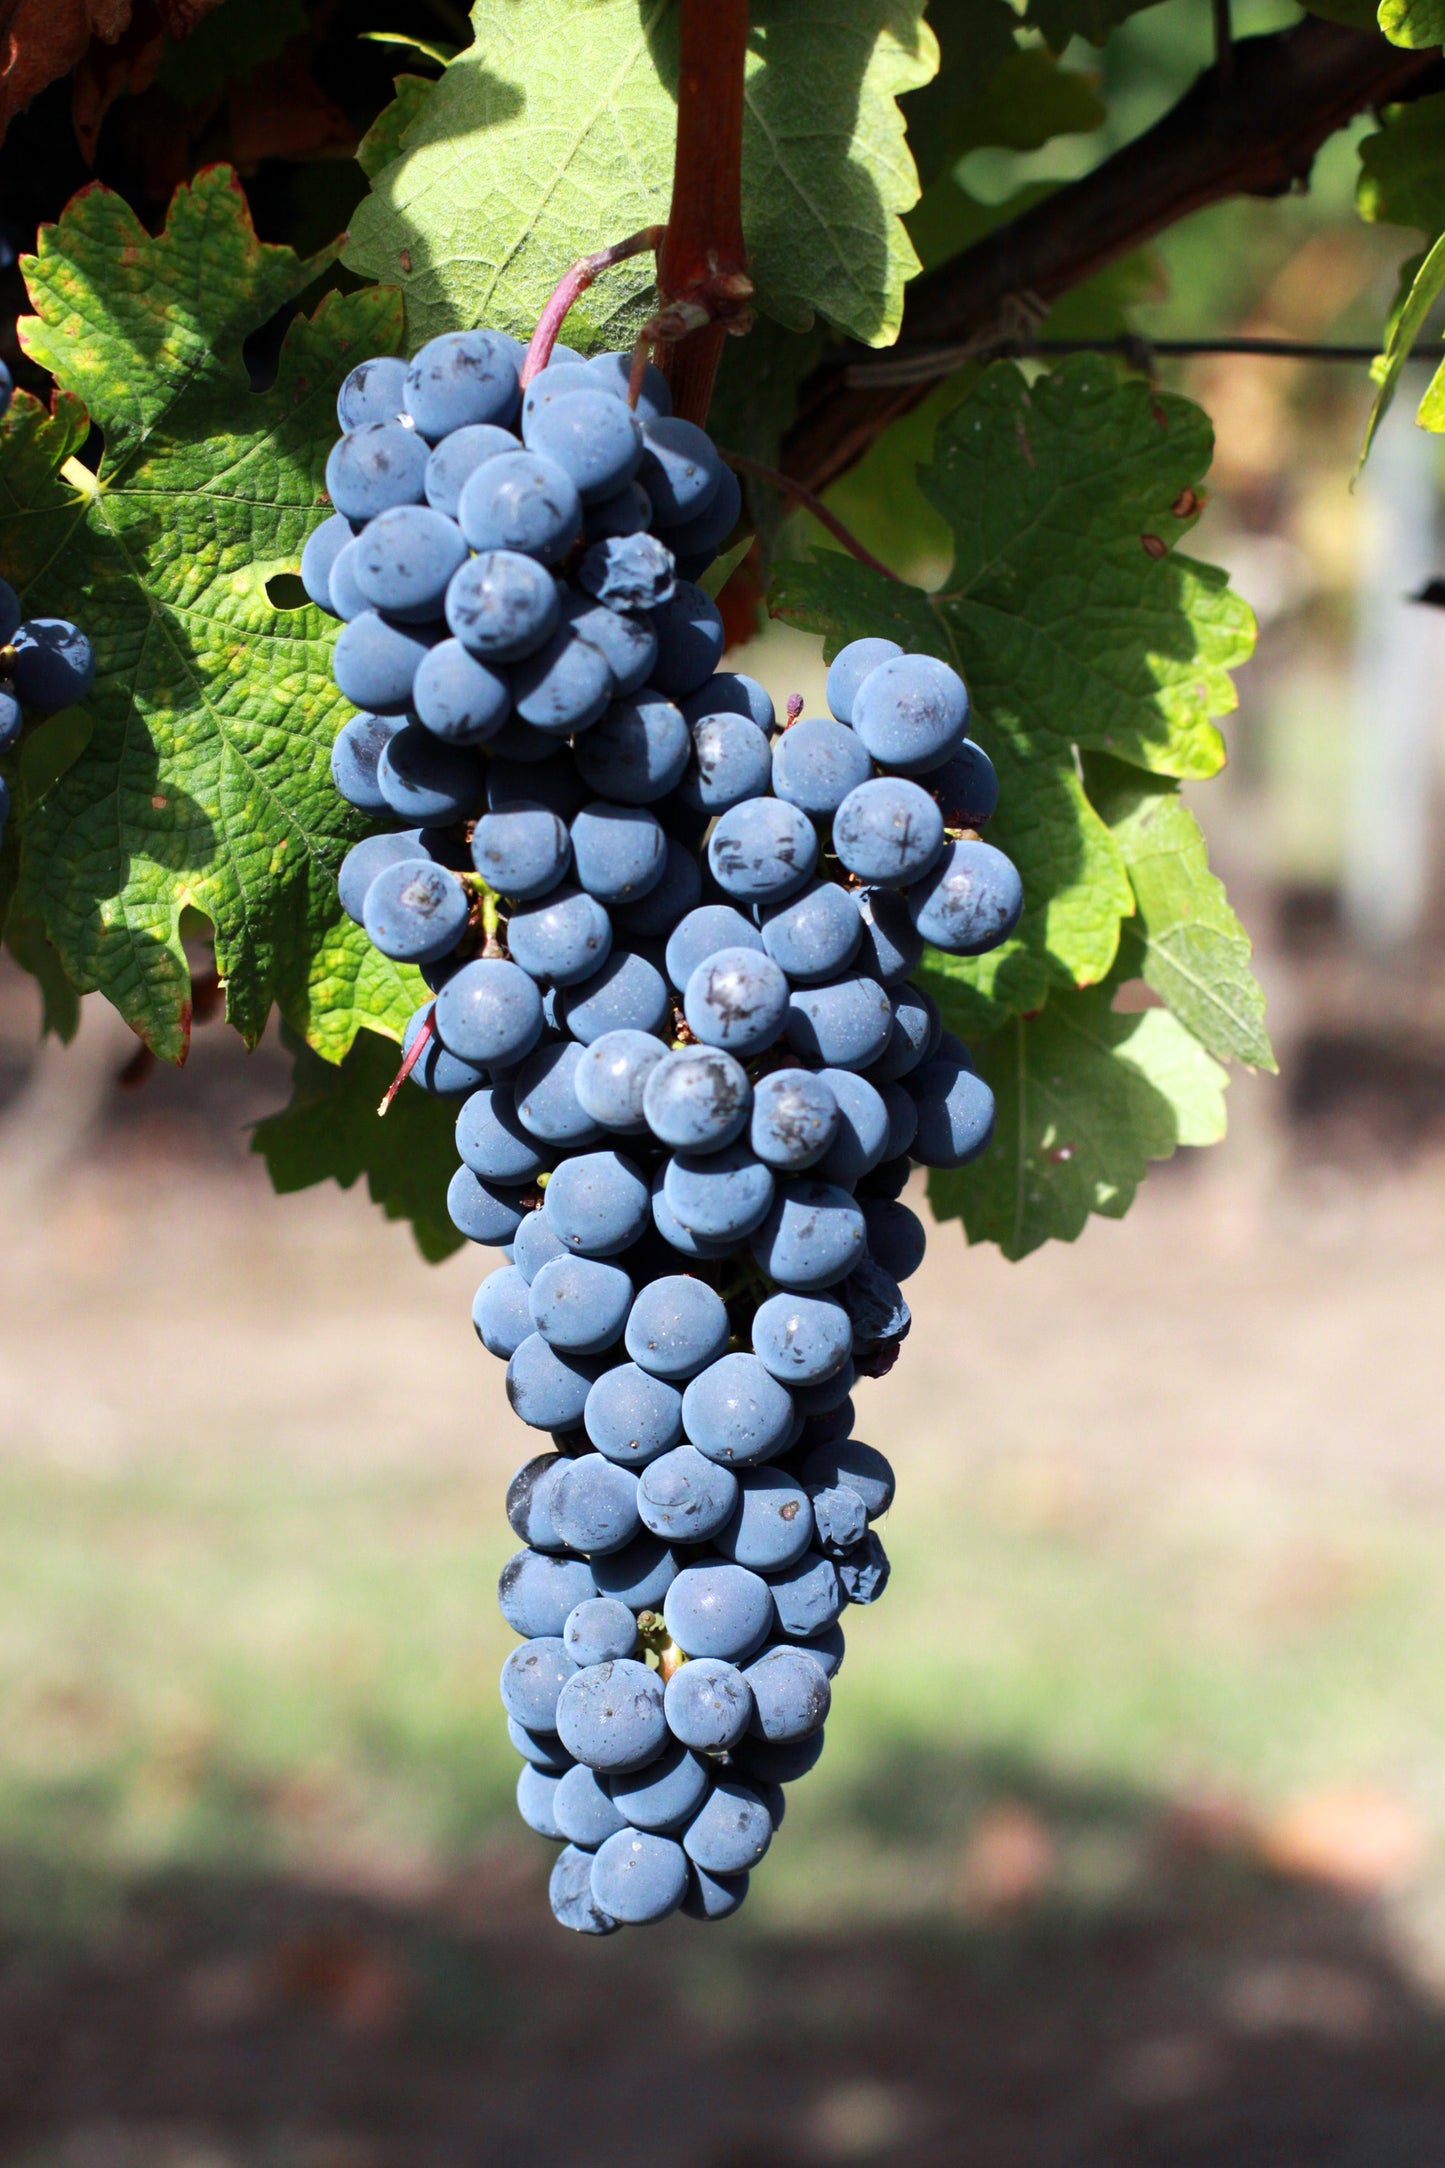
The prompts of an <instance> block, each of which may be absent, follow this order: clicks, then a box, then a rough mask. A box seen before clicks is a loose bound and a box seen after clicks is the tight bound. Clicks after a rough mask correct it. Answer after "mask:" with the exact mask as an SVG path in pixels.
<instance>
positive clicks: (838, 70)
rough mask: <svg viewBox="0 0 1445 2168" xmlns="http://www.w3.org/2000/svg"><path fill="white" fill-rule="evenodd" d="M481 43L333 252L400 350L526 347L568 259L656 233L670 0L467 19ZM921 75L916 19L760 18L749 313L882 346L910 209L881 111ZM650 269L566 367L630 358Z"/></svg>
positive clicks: (594, 321) (752, 121)
mask: <svg viewBox="0 0 1445 2168" xmlns="http://www.w3.org/2000/svg"><path fill="white" fill-rule="evenodd" d="M472 21H473V25H474V29H475V33H476V41H475V43H474V44H473V45H471V46H469V47H468V48H467V50H466V51H465V52H463V53H460V54H458V56H457V57H456V59H455V60H453V61H452V62H451V64H450V66H449V67H448V68H447V70H446V72H445V74H444V75H443V76H442V77H441V79H440V81H438V82H437V83H436V84H434V85H433V86H432V88H431V90H430V92H429V94H428V96H427V98H426V100H425V102H424V104H422V105H421V107H420V110H419V112H418V113H416V114H415V115H414V116H413V117H411V118H410V119H409V120H408V121H407V123H406V125H405V140H404V147H403V149H402V152H401V155H400V156H399V157H398V158H396V159H395V160H394V161H393V162H392V163H391V164H390V165H387V166H385V167H384V168H383V169H382V170H381V171H380V172H378V173H376V174H375V176H374V180H373V189H372V193H371V195H370V196H369V197H368V198H367V199H366V201H365V202H363V203H362V204H360V205H359V206H358V208H357V211H356V215H355V217H354V218H353V220H352V226H351V235H350V239H349V242H348V244H347V247H346V251H345V258H344V260H345V262H346V263H347V264H348V265H349V267H350V268H351V269H352V270H353V271H358V272H361V273H362V274H363V275H365V276H367V277H371V278H378V279H384V280H387V281H389V282H392V283H395V284H396V285H399V286H400V287H401V289H402V291H403V293H404V294H405V297H406V309H407V329H408V333H409V335H410V338H411V340H412V341H413V343H419V342H420V341H422V340H424V339H428V338H431V337H432V336H433V335H434V334H436V333H437V332H441V331H449V330H453V329H455V328H456V327H457V326H458V325H464V324H477V323H487V324H490V325H493V326H495V327H497V328H498V329H500V330H503V331H509V332H512V333H514V334H516V335H517V336H519V337H526V336H527V335H528V334H529V333H530V332H531V329H532V327H533V325H534V324H535V322H536V320H537V317H538V315H539V314H540V313H541V310H542V306H543V304H544V303H545V301H546V299H547V297H548V295H549V294H550V293H551V291H552V288H553V287H554V286H555V285H556V283H557V280H558V279H559V278H560V277H561V275H562V273H563V271H565V270H566V268H567V266H568V265H569V264H570V263H571V262H572V261H573V260H574V259H575V258H577V257H578V256H582V255H586V254H587V253H589V252H590V251H591V250H593V249H596V248H599V247H601V246H603V245H604V244H605V243H606V242H608V241H613V240H620V239H621V238H622V237H623V236H624V235H626V234H628V233H632V232H635V231H637V230H638V229H639V228H641V227H644V226H650V225H655V224H659V223H661V221H662V220H664V219H665V218H666V216H667V207H668V200H669V196H670V193H671V187H672V166H673V144H674V135H675V131H676V119H677V115H676V105H675V102H674V95H675V83H676V74H677V20H676V5H675V0H642V4H641V5H639V4H638V0H591V4H589V5H588V6H587V7H585V8H579V7H578V6H577V5H576V4H575V0H477V4H476V6H475V7H474V9H473V11H472ZM936 64H937V46H936V43H935V40H934V37H933V33H932V32H931V31H930V30H929V28H928V27H927V25H926V23H925V22H924V21H923V9H922V4H921V0H809V4H807V5H805V6H799V5H798V4H797V0H755V4H754V6H753V9H752V30H751V40H750V50H749V59H748V76H747V92H746V98H747V103H746V110H745V119H744V136H743V223H744V228H745V231H746V236H747V244H748V253H749V261H750V268H751V271H752V276H753V279H754V282H755V284H756V287H757V294H758V301H759V305H760V306H761V307H762V308H763V309H764V310H765V311H767V312H768V313H769V314H771V315H773V316H775V317H776V318H777V319H778V320H779V321H780V322H782V323H784V324H787V325H789V326H790V327H792V328H794V329H798V330H802V329H806V328H807V326H808V325H809V324H810V323H811V322H812V320H813V317H814V315H815V314H817V315H819V316H821V317H823V318H824V319H825V320H826V321H827V322H829V323H831V324H833V325H835V326H836V327H837V328H838V329H839V330H840V331H845V332H849V333H852V334H853V335H854V336H855V337H857V338H860V339H864V340H867V341H869V342H870V343H872V344H875V345H879V344H886V343H887V342H888V341H889V340H891V339H893V338H895V337H896V336H897V332H898V326H899V322H900V320H901V316H902V309H903V287H904V283H905V281H906V280H907V279H908V278H910V277H911V276H912V274H913V273H914V271H915V270H916V269H917V259H916V257H915V256H914V253H913V250H912V247H911V245H910V243H909V240H908V236H907V233H906V232H905V230H904V227H903V223H902V214H903V213H904V212H905V211H906V210H908V209H909V207H910V206H911V205H912V204H913V202H914V201H915V199H916V197H917V194H918V183H917V177H916V174H915V172H914V167H913V161H912V159H911V158H910V157H909V154H908V149H907V144H906V141H905V136H904V124H903V116H902V112H901V110H900V108H899V105H898V99H899V98H900V97H901V96H903V95H904V94H905V93H906V92H908V91H910V90H913V89H915V88H917V87H918V86H919V85H921V84H923V83H925V82H926V81H927V80H928V78H929V77H930V75H931V74H932V73H933V70H934V68H935V66H936ZM652 294H653V288H652V278H651V266H650V263H649V261H648V259H647V258H646V257H636V258H633V259H632V260H631V261H629V262H627V263H623V264H619V265H617V266H616V267H615V268H614V269H613V270H611V271H609V272H607V273H605V274H604V275H603V276H602V277H601V278H600V279H599V280H598V281H597V283H596V284H595V285H594V286H593V287H592V288H591V290H590V292H588V293H587V294H586V295H584V296H583V298H582V300H581V301H580V302H579V303H578V304H577V306H576V307H575V308H574V310H573V312H572V314H571V315H570V316H569V318H568V320H567V334H566V336H567V340H568V343H569V344H570V345H574V346H579V347H582V348H583V349H591V348H594V347H597V346H602V345H607V344H612V345H624V344H628V343H630V341H631V339H632V337H633V336H634V334H635V333H636V331H637V329H638V326H639V324H640V323H641V322H642V321H643V320H644V319H645V317H646V315H647V314H648V312H649V310H650V308H651V306H652Z"/></svg>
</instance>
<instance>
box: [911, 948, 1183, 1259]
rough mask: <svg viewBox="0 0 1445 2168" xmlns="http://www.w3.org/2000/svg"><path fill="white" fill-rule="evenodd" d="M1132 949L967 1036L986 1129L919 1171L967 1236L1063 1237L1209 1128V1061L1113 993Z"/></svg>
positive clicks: (945, 1215)
mask: <svg viewBox="0 0 1445 2168" xmlns="http://www.w3.org/2000/svg"><path fill="white" fill-rule="evenodd" d="M1142 962H1143V959H1142V957H1141V956H1140V955H1139V954H1138V951H1137V948H1136V944H1135V942H1134V940H1133V937H1132V935H1131V936H1130V937H1129V938H1128V939H1127V940H1126V943H1125V946H1124V949H1123V951H1122V952H1121V955H1120V959H1119V962H1118V964H1117V965H1116V966H1115V969H1114V971H1113V972H1112V973H1111V974H1110V977H1109V978H1108V979H1107V980H1106V981H1105V983H1104V984H1103V985H1102V986H1096V987H1093V988H1091V989H1090V990H1089V991H1088V992H1087V993H1058V994H1051V995H1050V997H1049V1000H1048V1004H1047V1006H1046V1007H1045V1008H1044V1009H1043V1010H1042V1011H1040V1013H1039V1014H1038V1015H1036V1016H1032V1017H1014V1018H1012V1019H1011V1020H1010V1021H1009V1022H1008V1023H1007V1024H1006V1025H1005V1026H1004V1028H1003V1030H1002V1031H999V1032H997V1033H995V1035H994V1036H993V1037H992V1038H991V1039H989V1040H987V1041H985V1043H984V1044H983V1045H982V1046H981V1047H979V1048H978V1049H977V1053H978V1063H979V1068H980V1070H981V1071H982V1073H983V1074H984V1075H985V1076H986V1077H987V1078H988V1080H989V1082H990V1084H991V1085H992V1086H993V1089H994V1094H995V1097H996V1099H997V1103H998V1128H997V1132H996V1134H995V1136H994V1140H993V1143H992V1144H991V1145H990V1147H989V1149H988V1150H987V1151H986V1152H985V1153H984V1154H983V1155H982V1157H981V1158H979V1159H977V1160H975V1161H974V1162H973V1164H972V1165H971V1166H968V1167H961V1168H959V1169H958V1170H956V1171H955V1172H954V1173H951V1174H934V1175H933V1176H932V1177H931V1178H930V1180H929V1185H928V1195H929V1202H930V1204H931V1205H932V1206H933V1209H934V1212H935V1214H936V1215H937V1217H938V1218H940V1219H953V1218H961V1219H962V1220H963V1223H964V1226H965V1228H966V1230H967V1233H968V1238H969V1240H970V1242H996V1243H997V1244H998V1245H999V1248H1000V1249H1001V1250H1002V1251H1003V1253H1004V1255H1005V1257H1026V1256H1027V1255H1028V1253H1029V1252H1030V1250H1036V1249H1037V1248H1038V1247H1039V1246H1040V1244H1041V1243H1044V1242H1047V1241H1050V1240H1053V1241H1059V1242H1072V1241H1073V1240H1074V1239H1075V1238H1076V1237H1077V1236H1078V1235H1080V1234H1082V1233H1083V1230H1084V1227H1085V1225H1086V1224H1087V1221H1088V1218H1089V1215H1090V1213H1091V1212H1098V1213H1101V1214H1103V1216H1104V1217H1105V1218H1107V1219H1122V1218H1123V1217H1124V1214H1125V1213H1126V1212H1127V1211H1128V1209H1129V1206H1130V1205H1131V1204H1132V1203H1133V1201H1134V1193H1135V1191H1136V1190H1137V1189H1138V1186H1139V1184H1140V1182H1142V1181H1143V1179H1144V1176H1145V1174H1146V1172H1147V1171H1148V1166H1149V1162H1150V1161H1151V1160H1155V1159H1168V1158H1169V1157H1170V1156H1171V1154H1172V1153H1173V1152H1174V1151H1175V1149H1176V1148H1177V1147H1178V1146H1179V1145H1181V1144H1214V1143H1217V1141H1218V1140H1219V1138H1220V1137H1222V1136H1223V1134H1224V1087H1225V1082H1226V1077H1225V1072H1224V1070H1223V1069H1222V1068H1221V1067H1220V1065H1219V1063H1218V1062H1217V1061H1215V1060H1214V1059H1213V1058H1212V1056H1210V1055H1209V1054H1206V1053H1205V1051H1204V1049H1203V1047H1202V1046H1200V1045H1199V1043H1198V1041H1197V1040H1196V1039H1194V1038H1192V1037H1191V1036H1190V1034H1189V1033H1188V1032H1187V1031H1186V1030H1185V1029H1184V1026H1183V1025H1182V1024H1181V1023H1179V1022H1178V1021H1177V1020H1176V1019H1175V1018H1174V1017H1173V1016H1171V1015H1170V1014H1169V1011H1168V1010H1167V1009H1144V1010H1136V1011H1134V1012H1132V1013H1126V1014H1120V1013H1118V1012H1117V1011H1116V1010H1115V1008H1114V1006H1113V1001H1114V996H1115V994H1116V992H1117V991H1118V988H1119V986H1120V985H1121V984H1123V983H1124V982H1125V981H1126V980H1128V979H1129V978H1132V977H1135V976H1137V975H1139V973H1140V970H1141V967H1142Z"/></svg>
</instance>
